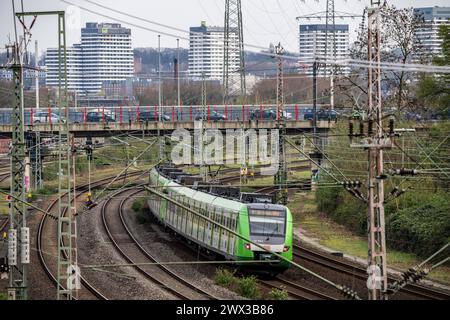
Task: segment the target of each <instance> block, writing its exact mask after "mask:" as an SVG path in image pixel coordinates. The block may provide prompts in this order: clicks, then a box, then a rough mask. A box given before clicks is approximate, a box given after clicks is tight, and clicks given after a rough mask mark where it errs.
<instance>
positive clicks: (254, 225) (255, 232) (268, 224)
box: [249, 209, 286, 238]
mask: <svg viewBox="0 0 450 320" xmlns="http://www.w3.org/2000/svg"><path fill="white" fill-rule="evenodd" d="M249 220H250V235H252V236H263V237H268V238H272V237H284V233H285V225H286V211H280V210H255V209H250V210H249Z"/></svg>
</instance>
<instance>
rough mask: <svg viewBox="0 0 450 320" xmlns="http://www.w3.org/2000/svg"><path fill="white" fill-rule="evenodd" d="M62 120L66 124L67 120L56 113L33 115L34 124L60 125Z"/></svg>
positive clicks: (37, 113)
mask: <svg viewBox="0 0 450 320" xmlns="http://www.w3.org/2000/svg"><path fill="white" fill-rule="evenodd" d="M60 118H61V120H62V122H66V120H65V119H64V118H63V117H59V116H58V115H57V114H56V113H53V112H52V113H50V114H49V113H48V112H45V111H43V112H36V113H35V114H34V115H33V122H34V123H58V122H59V121H60V120H59V119H60Z"/></svg>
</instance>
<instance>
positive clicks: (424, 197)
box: [386, 192, 450, 257]
mask: <svg viewBox="0 0 450 320" xmlns="http://www.w3.org/2000/svg"><path fill="white" fill-rule="evenodd" d="M401 205H402V208H403V209H400V210H398V211H393V210H392V208H391V207H389V208H388V209H389V210H388V211H389V214H388V215H387V220H386V231H387V236H388V239H389V241H390V242H391V243H393V244H394V245H395V247H396V248H397V249H400V250H403V251H406V252H415V253H416V254H418V255H420V256H424V257H425V256H428V255H430V254H431V253H432V252H434V251H435V250H436V249H438V248H439V247H442V246H443V245H444V244H446V243H447V242H448V241H449V240H450V198H449V196H448V194H446V193H444V192H437V193H432V192H426V193H425V192H422V193H420V194H415V195H414V196H412V195H408V196H406V197H405V199H403V201H402V203H401Z"/></svg>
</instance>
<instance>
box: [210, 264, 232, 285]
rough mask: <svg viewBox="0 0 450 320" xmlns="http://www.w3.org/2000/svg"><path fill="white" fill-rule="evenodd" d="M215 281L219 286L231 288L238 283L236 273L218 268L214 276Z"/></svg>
mask: <svg viewBox="0 0 450 320" xmlns="http://www.w3.org/2000/svg"><path fill="white" fill-rule="evenodd" d="M214 281H215V282H216V284H218V285H219V286H222V287H225V288H229V287H231V286H232V285H233V284H234V283H235V282H236V278H235V277H234V272H231V271H229V270H227V269H223V268H218V269H216V274H215V275H214Z"/></svg>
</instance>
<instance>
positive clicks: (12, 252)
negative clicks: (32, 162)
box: [6, 16, 30, 300]
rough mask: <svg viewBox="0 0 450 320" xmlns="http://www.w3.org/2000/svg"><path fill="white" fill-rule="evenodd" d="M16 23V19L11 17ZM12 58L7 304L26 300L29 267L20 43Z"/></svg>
mask: <svg viewBox="0 0 450 320" xmlns="http://www.w3.org/2000/svg"><path fill="white" fill-rule="evenodd" d="M14 19H15V16H14ZM6 48H7V50H8V52H9V50H10V49H11V50H12V55H13V64H12V65H11V69H12V72H13V83H14V98H13V110H12V125H13V132H12V141H11V191H10V194H11V196H12V197H11V199H10V206H9V230H8V266H9V275H8V277H9V287H8V300H26V299H27V286H28V283H27V282H28V279H27V275H28V264H29V263H30V242H29V238H30V231H29V228H28V227H27V224H26V217H27V211H26V207H25V205H24V202H25V201H26V190H25V136H24V109H23V108H24V98H23V65H22V58H21V52H20V50H21V49H20V45H19V43H17V42H16V43H14V44H13V45H10V46H7V47H6Z"/></svg>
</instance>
